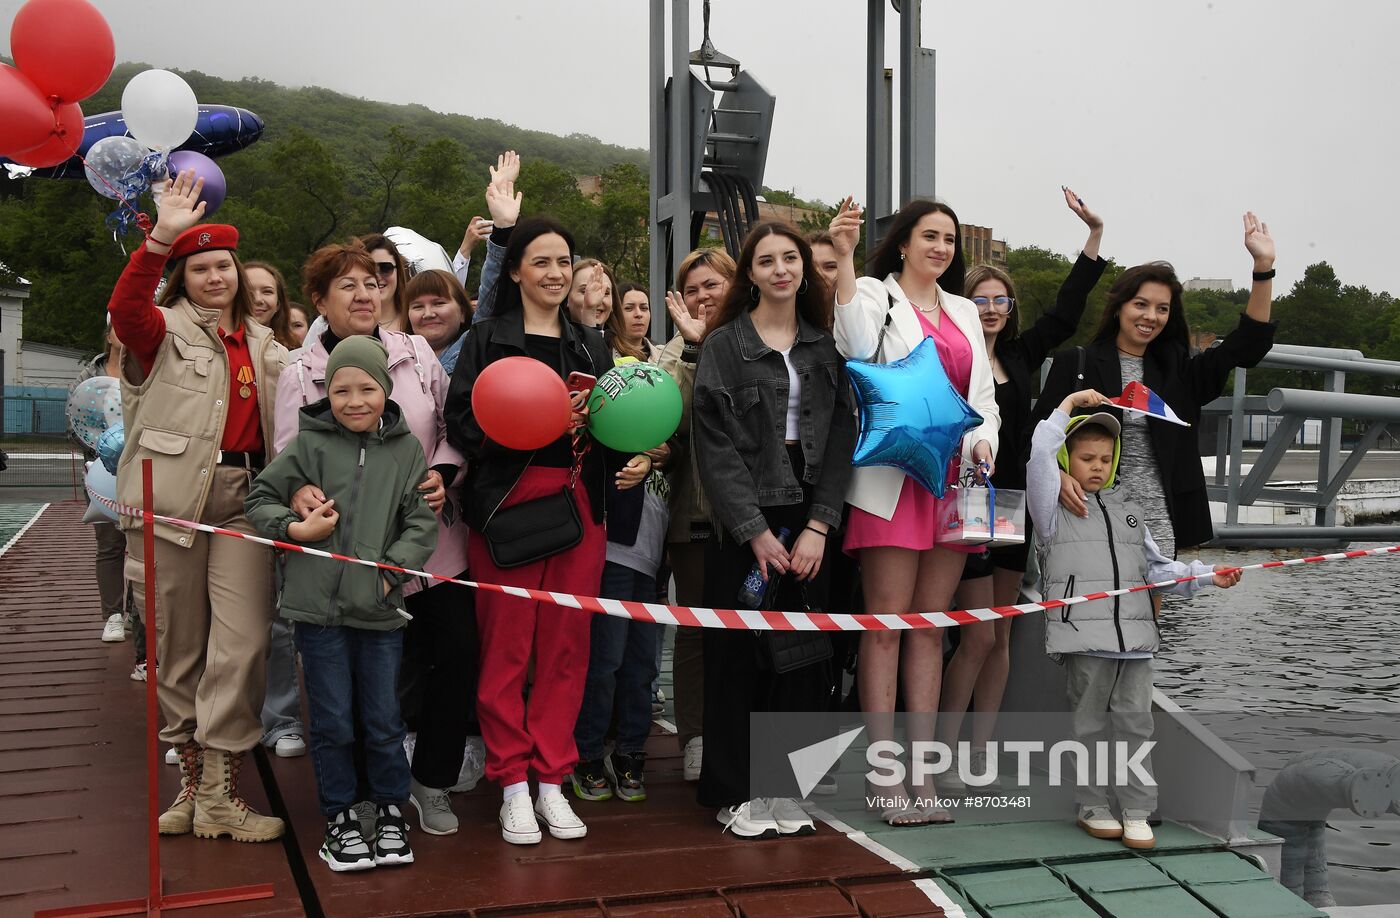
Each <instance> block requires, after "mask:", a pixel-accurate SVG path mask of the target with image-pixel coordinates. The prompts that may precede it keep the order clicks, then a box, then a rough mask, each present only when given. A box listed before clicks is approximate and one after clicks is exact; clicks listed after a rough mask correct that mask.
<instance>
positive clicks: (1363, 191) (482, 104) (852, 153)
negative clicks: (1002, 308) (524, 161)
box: [0, 0, 1400, 294]
mask: <svg viewBox="0 0 1400 918" xmlns="http://www.w3.org/2000/svg"><path fill="white" fill-rule="evenodd" d="M94 2H95V3H96V5H97V6H98V8H99V9H101V10H102V11H103V13H104V14H105V15H106V16H107V18H108V21H109V22H110V23H111V24H112V27H113V31H114V33H115V35H116V40H117V56H118V59H119V60H142V61H146V62H148V63H150V64H152V65H153V66H166V67H173V68H176V69H197V70H202V71H204V72H206V73H210V74H214V75H217V76H221V77H227V78H231V79H237V78H240V77H244V76H257V77H261V78H263V79H268V80H274V81H276V82H278V83H283V84H288V85H318V86H324V87H327V88H330V89H334V90H338V91H341V92H346V93H350V94H352V95H358V96H364V97H367V98H371V99H379V100H384V101H390V102H418V103H421V104H423V105H426V106H428V107H429V108H432V109H435V110H439V111H447V112H460V113H463V114H468V115H476V116H485V117H492V118H499V119H501V120H503V121H507V122H512V123H515V124H519V125H521V126H523V127H528V128H535V129H540V130H546V131H551V132H554V133H558V134H568V133H571V132H575V131H580V132H584V133H587V134H592V135H594V136H596V137H599V138H600V139H603V140H606V141H610V142H613V143H619V144H625V145H627V146H634V147H645V146H646V145H647V136H648V135H647V131H648V126H647V125H648V118H647V35H648V20H647V11H648V7H649V4H648V3H646V2H644V0H589V2H564V0H501V2H495V3H484V2H479V0H407V2H399V3H379V4H372V5H371V4H350V3H345V2H331V0H277V2H270V0H237V2H228V0H224V2H219V3H214V2H209V0H181V2H180V3H178V4H175V5H174V6H172V5H171V4H169V3H168V2H154V0H94ZM20 5H21V4H20V3H19V2H17V0H0V25H3V24H4V23H8V22H9V21H10V19H11V18H12V17H13V15H14V12H15V10H17V9H18V8H19V6H20ZM667 5H668V6H669V3H668V4H667ZM691 7H692V15H691V20H692V26H691V38H692V40H691V42H690V44H691V47H697V46H698V45H699V42H700V8H701V2H700V0H692V3H691ZM356 10H363V12H362V13H361V14H360V15H355V14H354V11H356ZM887 18H888V20H889V22H890V30H891V37H890V42H889V51H890V53H891V55H892V57H891V60H890V63H891V65H893V64H894V62H895V58H894V57H893V55H895V53H896V48H897V45H896V43H895V41H894V38H895V35H894V29H895V28H896V23H897V17H896V16H894V15H893V13H892V12H891V13H890V14H889V15H888V17H887ZM865 22H866V3H865V2H862V0H714V2H713V17H712V28H711V32H712V36H713V39H714V42H715V44H716V45H717V46H718V47H719V49H720V50H721V51H724V52H726V53H728V54H730V55H732V56H734V57H737V58H739V59H740V61H742V62H743V65H744V67H745V68H746V69H747V70H749V71H751V72H752V73H753V75H754V76H755V77H756V78H757V79H758V80H759V81H760V82H761V83H763V84H764V85H766V86H767V87H768V88H769V89H770V90H771V91H772V92H773V93H774V94H775V95H776V96H777V114H776V124H775V127H774V136H773V139H772V144H771V148H770V152H769V160H768V170H767V183H768V184H769V185H770V186H773V187H783V188H789V189H793V190H795V191H796V192H797V193H798V194H799V195H801V196H803V197H808V198H815V199H820V200H825V201H834V200H836V199H838V198H839V197H840V196H841V195H843V194H845V193H847V192H848V191H849V192H854V193H856V194H858V195H860V194H863V188H864V175H865V171H864V170H865V137H864V132H865V117H864V99H865V95H864V92H865V90H864V67H865ZM1397 26H1400V3H1394V2H1391V0H1347V2H1344V3H1331V4H1320V3H1317V2H1303V0H1217V2H1202V0H1170V2H1167V0H1054V2H1048V3H1047V2H1041V0H1000V2H996V3H986V2H976V0H961V2H958V3H950V2H927V3H926V4H925V11H924V22H923V43H924V45H925V46H927V47H932V48H935V49H937V52H938V94H937V117H938V130H939V136H938V152H937V177H938V187H937V191H938V195H939V197H941V198H943V199H944V200H946V201H948V202H949V203H950V204H952V205H953V206H954V207H955V208H956V209H957V211H958V213H959V215H960V216H961V217H962V219H963V220H964V221H965V222H968V223H978V224H983V225H990V226H992V227H993V228H994V230H995V232H996V235H997V236H998V237H1000V238H1004V239H1006V240H1007V242H1009V243H1010V244H1011V245H1026V244H1037V245H1043V246H1047V247H1049V248H1052V249H1055V250H1058V251H1061V252H1064V253H1065V254H1070V253H1072V252H1074V251H1075V250H1076V249H1077V248H1078V246H1079V244H1080V243H1081V242H1082V237H1083V233H1082V232H1081V225H1080V224H1078V223H1077V221H1076V220H1075V219H1074V217H1073V216H1072V215H1071V214H1070V213H1069V212H1068V211H1067V210H1066V209H1065V208H1064V204H1063V201H1062V199H1061V198H1060V197H1059V193H1058V188H1059V186H1060V184H1062V183H1064V184H1068V185H1070V186H1072V187H1073V188H1074V189H1075V190H1076V191H1078V192H1079V193H1080V194H1081V195H1082V196H1083V198H1084V199H1085V201H1086V202H1087V203H1088V204H1089V205H1090V206H1091V207H1093V208H1094V209H1096V210H1098V211H1099V212H1100V213H1101V214H1102V215H1103V216H1104V217H1105V219H1106V220H1107V224H1108V226H1107V232H1106V235H1105V239H1104V253H1105V254H1106V255H1110V256H1112V257H1114V258H1116V259H1117V260H1118V261H1120V262H1125V263H1130V264H1131V263H1135V262H1140V261H1145V260H1148V259H1156V258H1164V259H1168V260H1170V261H1172V262H1174V263H1175V264H1176V266H1177V269H1178V271H1179V272H1180V274H1181V276H1182V277H1183V278H1189V277H1192V276H1202V277H1227V278H1230V279H1231V280H1232V281H1233V282H1234V283H1235V285H1236V286H1244V285H1246V284H1247V280H1248V278H1247V273H1248V271H1249V260H1248V256H1247V255H1246V253H1245V251H1244V247H1243V242H1242V228H1241V223H1240V215H1241V214H1242V213H1243V212H1244V211H1245V210H1246V209H1253V210H1255V211H1256V212H1257V213H1258V214H1260V215H1261V216H1262V217H1263V218H1264V219H1265V220H1266V221H1267V222H1268V223H1269V226H1270V229H1271V230H1272V231H1273V234H1274V237H1275V239H1276V241H1277V244H1278V248H1279V264H1278V270H1279V279H1280V281H1283V282H1284V285H1283V286H1282V288H1281V289H1287V286H1288V285H1291V284H1292V282H1293V281H1295V280H1296V279H1298V278H1299V277H1300V276H1301V274H1302V270H1303V268H1304V267H1305V266H1306V265H1307V264H1309V263H1311V262H1314V261H1319V260H1323V259H1325V260H1327V261H1329V262H1330V263H1331V264H1332V265H1333V266H1334V267H1335V268H1336V269H1337V272H1338V274H1339V275H1340V276H1341V278H1342V280H1343V281H1344V282H1348V283H1354V284H1366V285H1368V286H1370V287H1372V288H1373V289H1385V290H1390V291H1391V292H1393V293H1396V294H1400V279H1397V277H1396V269H1395V266H1396V264H1397V261H1398V260H1397V258H1396V257H1395V255H1394V253H1393V252H1392V249H1391V246H1392V238H1391V234H1390V232H1389V231H1388V230H1386V229H1385V227H1386V226H1388V225H1389V220H1391V219H1393V218H1394V215H1395V214H1396V213H1397V204H1400V184H1397V182H1396V181H1395V179H1394V177H1393V173H1394V171H1395V168H1396V166H1395V163H1396V162H1397V159H1400V157H1397V155H1396V141H1397V136H1400V132H1397V118H1398V117H1400V116H1398V115H1397V105H1396V100H1395V99H1394V92H1393V89H1392V87H1393V86H1394V84H1395V75H1394V65H1393V63H1389V62H1390V61H1391V60H1392V54H1393V47H1392V46H1393V42H1394V37H1395V36H1396V35H1397V34H1400V29H1398V28H1397ZM0 32H3V33H5V34H4V35H3V38H4V45H3V47H4V48H5V50H6V53H8V29H4V28H0ZM201 101H203V102H221V101H223V100H221V99H202V100H201ZM273 127H276V126H275V125H274V126H273ZM231 191H232V193H234V194H237V189H231Z"/></svg>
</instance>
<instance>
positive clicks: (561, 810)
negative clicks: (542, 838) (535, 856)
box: [535, 792, 588, 839]
mask: <svg viewBox="0 0 1400 918" xmlns="http://www.w3.org/2000/svg"><path fill="white" fill-rule="evenodd" d="M535 815H536V816H538V817H539V818H540V819H542V820H543V821H544V824H545V825H546V826H548V827H549V834H550V835H553V836H554V837H555V838H565V839H568V838H583V837H584V836H585V835H587V834H588V826H586V825H584V824H583V820H582V819H579V818H578V816H577V815H576V814H575V813H574V808H573V807H571V806H569V801H568V800H567V799H566V798H565V797H564V794H563V793H562V792H555V793H552V794H540V799H539V800H536V801H535Z"/></svg>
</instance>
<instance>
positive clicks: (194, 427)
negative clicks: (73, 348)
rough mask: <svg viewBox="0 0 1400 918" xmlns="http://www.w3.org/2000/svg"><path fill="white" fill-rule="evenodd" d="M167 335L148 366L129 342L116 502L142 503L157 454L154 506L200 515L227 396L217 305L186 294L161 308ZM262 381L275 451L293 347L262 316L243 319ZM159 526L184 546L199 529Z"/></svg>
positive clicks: (127, 522) (262, 410)
mask: <svg viewBox="0 0 1400 918" xmlns="http://www.w3.org/2000/svg"><path fill="white" fill-rule="evenodd" d="M160 311H161V312H162V313H163V314H164V316H165V340H164V341H162V342H161V344H160V349H159V350H157V351H156V359H155V363H154V364H153V365H152V366H151V371H150V373H148V374H146V375H145V378H144V379H143V378H142V373H141V362H140V361H139V360H138V359H137V358H136V355H134V354H132V353H131V352H130V351H129V350H128V351H126V352H125V353H124V354H123V356H122V366H121V377H120V378H121V391H122V414H123V415H124V416H125V424H126V447H125V448H124V449H123V450H122V456H121V461H120V462H119V463H118V465H117V502H118V503H120V504H122V505H124V506H127V507H140V506H141V493H142V487H141V460H143V459H150V460H151V472H152V485H153V489H152V490H153V494H154V502H153V508H152V509H153V510H154V511H155V512H156V513H159V514H163V515H165V516H174V517H179V518H180V519H185V520H196V521H197V520H199V518H200V515H201V514H202V513H203V512H204V502H205V499H206V498H207V497H208V495H209V483H210V481H211V480H212V476H213V475H214V471H215V468H216V466H217V462H218V452H219V443H220V442H221V441H222V439H223V435H224V421H225V419H226V418H227V416H228V405H227V401H228V398H229V381H228V373H229V368H228V358H227V356H226V355H225V353H224V345H223V342H222V341H221V340H220V339H219V333H218V326H219V311H218V310H216V309H215V310H210V309H200V308H199V307H197V306H195V305H194V304H193V303H191V302H190V301H189V300H187V299H185V298H184V297H180V298H179V299H177V300H175V301H173V302H172V304H171V305H170V306H168V307H161V310H160ZM245 328H246V332H245V334H246V340H247V342H248V351H249V354H250V355H251V357H252V364H253V378H254V381H255V384H256V386H257V399H258V413H259V418H260V421H261V425H262V435H263V443H264V444H266V446H265V449H266V450H267V452H268V455H267V458H269V459H271V458H272V457H271V450H272V442H273V440H272V424H273V403H274V401H275V400H276V397H277V376H278V374H280V373H281V372H282V368H283V367H284V366H285V365H286V363H287V351H286V349H284V348H283V347H282V345H280V344H278V343H277V342H276V341H275V340H274V339H273V337H272V332H271V331H270V330H268V329H267V328H266V327H265V326H263V325H260V324H258V323H257V322H253V321H249V322H246V323H245ZM120 523H121V527H122V528H123V529H126V530H133V531H139V530H140V528H141V518H140V517H139V516H128V515H125V514H123V515H122V516H121V520H120ZM155 534H156V535H157V536H159V537H160V538H162V539H165V540H167V541H169V542H173V543H174V544H176V545H181V546H184V547H186V548H188V547H190V546H191V545H192V544H194V540H193V535H194V534H193V533H192V532H191V531H190V530H188V529H182V528H180V527H178V526H172V525H170V524H168V523H159V522H158V523H156V524H155Z"/></svg>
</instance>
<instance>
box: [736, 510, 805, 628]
mask: <svg viewBox="0 0 1400 918" xmlns="http://www.w3.org/2000/svg"><path fill="white" fill-rule="evenodd" d="M791 535H792V533H791V532H790V531H789V530H788V529H787V528H786V527H784V528H782V529H779V530H778V541H779V542H781V543H783V547H784V548H786V547H787V544H788V538H789V537H790V536H791ZM767 598H768V572H767V571H766V570H764V569H763V568H762V567H761V566H760V565H759V563H758V562H757V561H755V562H754V563H753V567H751V568H749V575H748V576H747V577H745V578H744V585H743V586H742V587H740V588H739V600H738V603H739V608H741V609H761V608H763V602H764V600H765V599H767Z"/></svg>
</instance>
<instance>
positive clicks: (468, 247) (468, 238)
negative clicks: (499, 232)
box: [457, 217, 491, 258]
mask: <svg viewBox="0 0 1400 918" xmlns="http://www.w3.org/2000/svg"><path fill="white" fill-rule="evenodd" d="M490 236H491V224H490V222H488V221H486V220H483V219H481V218H480V217H472V218H471V219H470V220H468V221H467V231H466V232H465V233H463V234H462V244H461V245H460V246H458V247H457V251H459V252H461V253H462V257H463V258H470V257H471V255H472V249H474V248H476V246H477V243H479V242H481V241H482V240H484V239H489V238H490Z"/></svg>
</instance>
